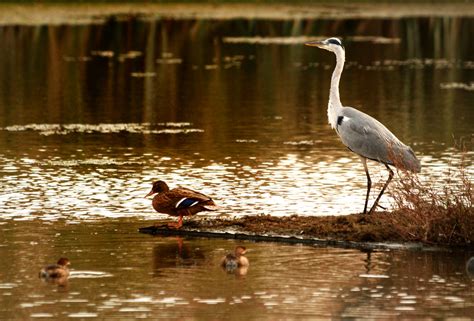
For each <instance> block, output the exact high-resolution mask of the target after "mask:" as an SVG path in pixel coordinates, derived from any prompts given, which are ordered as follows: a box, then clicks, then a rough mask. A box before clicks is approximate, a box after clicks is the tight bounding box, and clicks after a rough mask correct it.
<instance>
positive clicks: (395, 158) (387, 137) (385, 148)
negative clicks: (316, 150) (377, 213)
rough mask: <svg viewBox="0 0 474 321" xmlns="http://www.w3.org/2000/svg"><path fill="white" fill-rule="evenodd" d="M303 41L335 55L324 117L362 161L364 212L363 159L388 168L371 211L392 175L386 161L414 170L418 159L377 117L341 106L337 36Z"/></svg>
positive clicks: (417, 169)
mask: <svg viewBox="0 0 474 321" xmlns="http://www.w3.org/2000/svg"><path fill="white" fill-rule="evenodd" d="M306 45H307V46H313V47H318V48H321V49H325V50H328V51H332V52H333V53H334V54H335V55H336V67H335V68H334V71H333V73H332V78H331V89H330V92H329V103H328V120H329V124H330V125H331V127H332V128H333V129H335V130H336V133H337V135H339V137H340V138H341V140H342V143H343V144H344V145H346V147H347V148H349V150H351V151H352V152H354V153H356V154H358V155H359V156H360V159H361V161H362V164H363V165H364V170H365V174H366V175H367V193H366V197H365V205H364V212H363V213H364V214H365V213H367V203H368V201H369V194H370V188H371V186H372V181H371V179H370V175H369V169H368V167H367V159H371V160H375V161H377V162H379V163H382V164H384V165H385V167H386V168H387V170H388V172H389V175H388V179H387V181H386V182H385V184H384V186H383V187H382V190H381V191H380V193H379V195H378V196H377V198H376V199H375V202H374V204H373V205H372V207H371V209H370V211H369V213H372V212H373V211H374V210H375V208H376V207H377V204H378V202H379V200H380V198H381V197H382V195H383V193H384V191H385V189H386V188H387V186H388V184H389V183H390V181H391V180H392V178H393V171H392V169H391V168H390V166H389V165H392V166H395V167H396V168H400V169H403V170H409V171H412V172H415V173H418V172H420V169H421V165H420V161H419V160H418V159H417V158H416V156H415V153H414V152H413V150H412V149H411V148H410V147H409V146H407V145H405V144H403V143H402V142H401V141H400V140H399V139H398V138H397V137H396V136H395V135H394V134H392V132H391V131H389V130H388V129H387V127H385V126H384V125H383V124H382V123H380V122H379V121H378V120H376V119H375V118H373V117H371V116H369V115H367V114H365V113H363V112H361V111H359V110H357V109H355V108H352V107H344V106H342V104H341V99H340V98H339V80H340V79H341V74H342V70H343V68H344V61H345V50H344V47H343V46H342V42H341V40H339V39H338V38H329V39H326V40H323V41H310V42H307V43H306Z"/></svg>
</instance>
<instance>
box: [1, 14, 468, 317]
mask: <svg viewBox="0 0 474 321" xmlns="http://www.w3.org/2000/svg"><path fill="white" fill-rule="evenodd" d="M473 32H474V20H473V19H472V18H462V17H458V18H453V17H441V18H401V19H393V20H392V19H378V18H374V19H338V20H325V19H314V20H309V19H306V20H305V19H302V20H301V19H299V20H285V21H280V20H247V19H240V20H213V19H188V20H186V19H184V20H179V19H178V20H175V19H164V18H163V19H152V20H149V19H140V18H137V17H133V16H131V17H129V16H124V17H122V16H120V17H111V18H110V19H108V20H107V21H106V22H105V23H103V24H85V25H59V26H58V25H37V26H25V25H2V26H0V43H1V44H2V48H1V50H0V186H2V188H1V192H0V224H1V225H0V229H1V230H2V233H1V236H0V241H1V242H0V256H1V257H2V260H1V263H0V319H28V318H41V317H45V318H57V319H65V318H80V319H82V318H99V319H109V318H122V319H125V318H161V319H167V320H171V319H198V320H202V319H206V320H211V319H216V320H218V319H220V320H221V319H222V318H223V316H225V317H226V318H228V319H238V318H245V319H249V320H251V319H255V320H262V319H267V320H275V319H304V318H310V317H315V316H318V317H326V318H330V317H347V318H352V317H354V318H357V317H360V318H363V317H371V318H373V319H383V318H386V319H398V318H400V317H422V316H425V317H427V318H449V317H460V318H462V317H464V318H466V319H467V318H470V317H472V315H474V307H473V306H474V299H473V298H474V292H473V290H472V268H471V270H470V269H469V268H467V267H466V264H467V262H468V260H469V258H470V257H471V256H473V254H472V253H470V252H459V251H455V252H410V251H376V252H373V253H364V252H361V251H357V250H347V249H331V248H313V247H304V246H286V245H277V244H271V243H269V244H264V243H256V244H252V243H248V244H245V245H246V246H247V247H248V248H250V249H251V251H250V252H249V254H248V257H249V259H250V261H251V268H250V269H249V271H248V273H247V274H246V275H245V276H236V275H228V274H226V273H225V272H224V271H221V270H220V269H219V267H218V264H217V263H218V262H219V260H220V258H221V257H222V256H223V255H224V254H225V253H226V252H227V251H229V250H231V249H232V248H233V247H234V246H235V245H236V244H235V243H234V242H230V241H216V240H212V241H211V240H178V239H175V238H165V239H160V238H153V237H149V236H146V235H140V234H138V233H137V232H136V231H137V228H138V227H139V226H143V225H149V224H150V221H143V220H144V219H157V218H162V217H163V216H160V215H158V214H156V213H154V211H153V210H152V208H151V206H150V205H151V204H150V203H151V201H150V200H147V199H144V198H143V196H144V195H145V194H146V193H147V192H148V191H149V188H150V187H151V181H152V180H154V179H157V178H159V179H163V180H165V181H168V182H169V184H170V185H172V186H175V185H185V186H188V187H192V188H195V189H199V190H201V191H203V192H205V193H207V194H210V195H212V196H214V198H215V199H216V202H218V203H219V204H220V205H221V206H222V209H221V210H220V211H219V212H218V213H217V214H216V215H237V216H238V215H257V214H272V215H292V214H298V215H322V214H330V215H339V214H348V213H354V212H359V211H361V210H362V206H363V200H364V196H365V183H366V181H365V175H364V174H363V168H362V165H361V164H360V163H359V160H358V158H357V157H356V156H355V155H353V154H351V153H350V152H349V151H348V150H347V149H345V148H344V147H343V145H342V144H341V143H340V142H339V140H338V138H337V136H336V134H335V133H334V132H333V130H331V129H330V127H329V125H328V124H327V117H326V108H327V99H328V91H329V80H330V77H331V72H332V68H333V65H334V57H333V55H332V54H331V53H328V52H326V51H322V50H318V49H315V48H308V47H305V46H303V43H304V41H306V40H308V39H311V38H313V37H329V36H340V37H341V38H343V40H344V43H345V47H346V59H347V64H346V68H345V70H344V74H343V78H342V81H341V99H342V101H343V104H345V105H346V106H354V107H358V108H360V109H361V110H363V111H365V112H367V113H369V114H371V115H372V116H374V117H376V118H377V119H379V120H380V121H382V122H383V123H384V124H386V125H387V127H388V128H390V129H391V130H392V131H393V132H394V133H395V134H396V135H397V136H398V137H399V138H400V139H401V140H402V141H404V142H405V143H407V144H409V145H411V146H412V147H413V148H414V150H415V151H416V153H417V155H418V156H419V157H420V158H421V161H422V163H423V172H422V174H423V175H424V177H426V178H433V179H436V178H439V177H441V176H442V175H443V173H444V172H445V171H447V169H448V165H449V164H450V162H452V161H453V160H454V161H456V160H458V159H459V154H458V153H457V152H456V150H455V149H454V148H453V145H454V143H453V142H454V139H463V140H464V141H465V142H468V143H469V142H470V140H472V134H473V130H472V124H473V122H474V110H473V98H474V96H473V92H474V91H473V90H474V88H473V86H474V85H473V82H472V79H473V76H474V56H473V55H472V53H473V52H474V44H473V42H472V33H473ZM467 158H468V159H467V164H468V166H469V167H468V173H469V174H470V175H471V174H472V153H468V154H467ZM369 166H370V169H371V172H372V173H373V177H374V181H380V180H381V181H383V180H384V179H385V176H386V172H385V171H384V169H383V167H382V166H379V165H377V164H375V163H371V164H369ZM383 203H384V204H385V205H390V198H389V197H386V198H384V202H383ZM212 215H214V214H212ZM64 255H66V256H69V257H70V259H71V261H72V262H73V265H72V266H73V269H74V271H73V274H72V276H71V279H70V281H69V283H68V284H67V286H65V287H57V286H54V285H49V284H43V283H41V282H40V281H39V280H38V279H37V271H38V269H39V267H41V266H42V265H43V264H46V263H52V262H53V261H55V260H56V259H57V258H58V257H59V256H64Z"/></svg>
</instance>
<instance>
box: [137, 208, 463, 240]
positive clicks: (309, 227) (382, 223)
mask: <svg viewBox="0 0 474 321" xmlns="http://www.w3.org/2000/svg"><path fill="white" fill-rule="evenodd" d="M393 215H396V213H389V212H381V213H375V214H372V215H362V214H352V215H347V216H319V217H318V216H316V217H309V216H288V217H273V216H270V215H260V216H245V217H242V218H235V219H219V218H217V219H212V218H206V219H191V220H187V221H185V223H184V225H183V228H182V229H181V230H178V231H177V230H172V229H168V228H167V227H166V225H163V224H160V223H158V224H156V225H155V226H150V227H145V228H142V229H140V232H142V233H148V234H158V235H181V236H192V237H199V236H201V237H222V238H234V239H248V240H254V241H277V242H278V241H281V242H286V243H308V244H319V245H332V246H341V247H355V248H433V247H438V248H442V247H446V246H456V247H468V246H470V245H469V244H459V243H457V244H443V243H437V242H431V241H427V240H421V239H418V240H417V239H410V240H407V239H405V238H404V237H402V235H400V234H399V233H397V232H396V229H394V228H393V223H392V222H393V220H392V217H393Z"/></svg>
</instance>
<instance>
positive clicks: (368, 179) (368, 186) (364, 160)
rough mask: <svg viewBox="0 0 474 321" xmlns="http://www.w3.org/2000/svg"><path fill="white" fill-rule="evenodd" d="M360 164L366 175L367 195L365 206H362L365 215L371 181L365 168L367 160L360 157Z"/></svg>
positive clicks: (367, 169)
mask: <svg viewBox="0 0 474 321" xmlns="http://www.w3.org/2000/svg"><path fill="white" fill-rule="evenodd" d="M360 160H361V161H362V164H363V165H364V169H365V174H366V175H367V195H366V196H365V205H364V214H365V213H367V203H368V202H369V194H370V187H371V186H372V180H371V179H370V175H369V168H368V167H367V159H366V158H365V157H362V156H361V157H360Z"/></svg>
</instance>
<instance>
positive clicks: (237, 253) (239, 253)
mask: <svg viewBox="0 0 474 321" xmlns="http://www.w3.org/2000/svg"><path fill="white" fill-rule="evenodd" d="M246 252H247V249H246V248H245V246H241V245H239V246H236V247H235V256H237V257H240V256H242V255H244V254H245V253H246Z"/></svg>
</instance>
